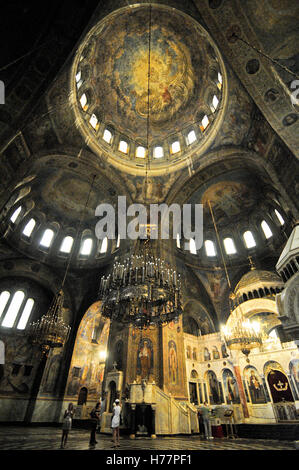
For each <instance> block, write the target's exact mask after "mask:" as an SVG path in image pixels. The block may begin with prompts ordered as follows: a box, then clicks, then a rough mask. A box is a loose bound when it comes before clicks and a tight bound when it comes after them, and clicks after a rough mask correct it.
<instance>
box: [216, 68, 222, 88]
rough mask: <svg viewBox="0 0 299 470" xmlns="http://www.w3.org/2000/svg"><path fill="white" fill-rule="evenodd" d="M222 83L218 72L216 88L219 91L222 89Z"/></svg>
mask: <svg viewBox="0 0 299 470" xmlns="http://www.w3.org/2000/svg"><path fill="white" fill-rule="evenodd" d="M222 82H223V80H222V75H221V73H220V72H218V74H217V86H218V88H219V90H221V88H222Z"/></svg>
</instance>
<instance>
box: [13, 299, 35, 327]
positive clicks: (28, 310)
mask: <svg viewBox="0 0 299 470" xmlns="http://www.w3.org/2000/svg"><path fill="white" fill-rule="evenodd" d="M33 306H34V300H33V299H28V300H27V302H26V304H25V307H24V310H23V312H22V314H21V317H20V319H19V321H18V325H17V329H18V330H24V329H25V328H26V326H27V323H28V320H29V317H30V314H31V312H32V309H33Z"/></svg>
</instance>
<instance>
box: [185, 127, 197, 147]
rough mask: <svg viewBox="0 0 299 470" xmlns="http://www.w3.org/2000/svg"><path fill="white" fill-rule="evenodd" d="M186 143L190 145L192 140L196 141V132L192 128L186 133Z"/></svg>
mask: <svg viewBox="0 0 299 470" xmlns="http://www.w3.org/2000/svg"><path fill="white" fill-rule="evenodd" d="M186 140H187V145H191V144H193V142H195V141H196V134H195V132H194V130H192V131H190V132H189V133H188V135H187V139H186Z"/></svg>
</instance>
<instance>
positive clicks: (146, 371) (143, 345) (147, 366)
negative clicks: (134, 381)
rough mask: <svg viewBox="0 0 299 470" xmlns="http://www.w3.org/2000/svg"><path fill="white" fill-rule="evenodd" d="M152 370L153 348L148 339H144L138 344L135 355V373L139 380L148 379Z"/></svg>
mask: <svg viewBox="0 0 299 470" xmlns="http://www.w3.org/2000/svg"><path fill="white" fill-rule="evenodd" d="M152 368H153V346H152V342H151V340H150V339H148V338H144V339H142V340H141V341H140V343H139V348H138V353H137V373H138V374H140V375H141V379H148V378H149V375H150V372H151V370H152Z"/></svg>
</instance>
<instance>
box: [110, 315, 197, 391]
mask: <svg viewBox="0 0 299 470" xmlns="http://www.w3.org/2000/svg"><path fill="white" fill-rule="evenodd" d="M108 351H109V357H108V358H107V362H106V371H105V373H106V374H107V373H109V372H111V371H113V369H114V368H115V369H117V370H118V371H121V372H122V374H123V386H122V391H121V392H120V393H121V394H123V396H124V397H126V396H127V393H128V392H129V389H130V385H131V384H133V383H138V384H141V383H142V381H145V382H146V383H149V384H151V383H154V384H156V385H157V386H158V387H159V388H160V389H162V390H163V391H164V392H165V393H170V394H171V396H173V397H175V398H178V399H188V394H187V384H186V370H185V356H184V343H183V328H182V319H180V320H179V321H178V322H177V323H174V322H171V323H169V324H168V325H165V326H163V327H161V328H153V329H146V330H143V331H142V332H141V331H140V330H138V329H135V328H133V327H126V328H122V327H121V325H115V324H112V325H111V329H110V335H109V343H108Z"/></svg>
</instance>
